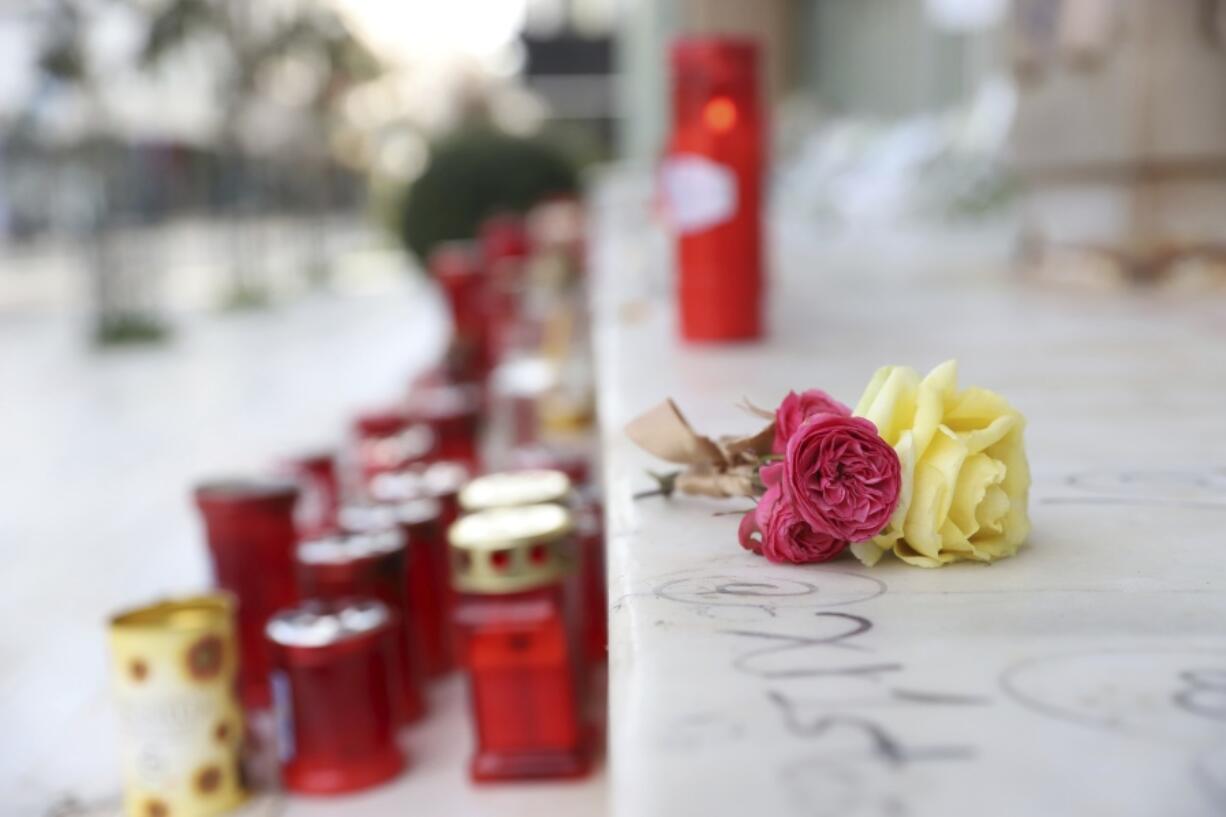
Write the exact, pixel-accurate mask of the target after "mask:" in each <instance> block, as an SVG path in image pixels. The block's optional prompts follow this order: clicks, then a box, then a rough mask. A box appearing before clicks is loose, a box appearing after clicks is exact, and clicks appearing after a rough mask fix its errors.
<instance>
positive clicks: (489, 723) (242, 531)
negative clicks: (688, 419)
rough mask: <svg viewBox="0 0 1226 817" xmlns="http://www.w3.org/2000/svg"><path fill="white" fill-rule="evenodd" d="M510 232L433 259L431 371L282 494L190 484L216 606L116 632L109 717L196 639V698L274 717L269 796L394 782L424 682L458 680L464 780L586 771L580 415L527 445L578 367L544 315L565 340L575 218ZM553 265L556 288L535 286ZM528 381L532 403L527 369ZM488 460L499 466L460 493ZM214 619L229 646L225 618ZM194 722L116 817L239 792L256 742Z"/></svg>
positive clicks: (277, 489) (186, 606)
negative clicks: (466, 708)
mask: <svg viewBox="0 0 1226 817" xmlns="http://www.w3.org/2000/svg"><path fill="white" fill-rule="evenodd" d="M527 223H528V224H530V225H532V224H535V225H536V227H535V228H534V230H533V231H532V235H531V239H532V240H529V238H528V233H527V232H526V231H525V230H524V228H523V225H524V222H521V221H518V220H516V219H513V218H509V217H505V216H500V217H497V218H495V219H492V220H491V221H490V222H489V223H488V224H487V225H486V226H485V227H483V229H482V235H481V241H480V242H478V243H477V244H476V245H458V244H452V245H447V246H444V247H442V248H440V249H439V250H438V251H436V253H435V254H434V255H433V256H432V257H431V259H430V266H431V267H432V271H433V272H434V277H435V278H436V279H437V280H438V281H439V283H440V284H441V288H442V290H443V292H444V294H445V295H446V297H447V301H448V304H449V306H450V309H451V313H452V319H453V325H454V335H453V339H452V343H451V346H450V350H449V352H448V354H447V356H446V359H445V360H444V361H443V362H442V364H441V365H440V366H439V367H438V368H437V369H436V370H434V371H432V372H430V373H428V374H427V375H426V376H424V377H419V378H418V379H417V380H415V381H414V383H413V384H412V386H411V388H410V390H409V394H408V397H407V399H406V400H405V401H401V402H400V403H399V404H398V405H394V406H392V407H391V408H388V409H381V410H377V411H369V412H364V413H362V414H360V415H358V416H357V417H355V418H354V419H353V421H352V423H351V433H350V435H349V437H348V438H347V439H346V441H345V443H344V445H342V446H341V448H340V449H339V450H338V451H337V452H335V453H333V452H322V453H317V454H310V455H305V456H301V457H297V458H293V459H291V460H289V461H288V462H286V463H283V466H284V467H283V468H282V469H281V471H282V475H281V476H280V477H275V478H274V477H262V478H244V479H224V480H209V481H205V482H203V483H201V484H199V485H198V486H197V487H196V489H195V491H194V499H195V504H196V506H197V508H198V509H199V512H200V514H201V518H202V520H203V523H204V528H205V532H206V540H207V544H208V552H209V555H210V561H211V563H212V566H213V573H214V578H215V581H216V584H217V586H218V588H219V589H221V590H223V591H225V593H226V594H227V596H226V597H224V598H223V597H208V598H204V599H193V600H186V601H183V602H180V603H175V602H171V603H165V604H162V605H155V606H154V607H151V608H147V609H145V610H142V611H137V612H135V613H132V614H128V615H126V616H120V617H117V618H116V619H115V620H114V623H113V627H112V635H113V638H112V641H113V644H114V645H115V649H116V654H117V657H119V656H121V655H122V658H123V660H118V661H117V662H116V667H117V678H118V681H117V683H118V684H119V687H120V688H121V689H122V690H124V694H123V695H121V698H122V701H121V703H122V704H123V706H125V707H128V708H129V709H132V711H137V710H141V707H142V706H144V709H143V710H141V711H142V713H145V712H148V711H152V710H150V709H149V706H148V705H147V704H148V702H149V700H152V699H151V698H150V697H149V696H150V690H153V689H154V685H153V684H152V683H151V682H150V677H149V675H148V669H147V668H148V666H151V664H150V663H149V662H148V661H145V660H144V659H143V658H142V657H141V656H142V655H145V654H154V653H157V652H158V650H151V648H150V643H151V639H152V638H154V637H155V635H154V634H156V637H158V638H161V639H162V641H163V642H164V643H162V644H160V645H159V649H161V648H162V647H165V649H164V650H162V651H165V652H168V653H175V651H176V650H177V651H178V652H179V653H185V654H186V655H188V656H189V658H188V659H187V660H188V663H189V664H190V662H191V661H193V660H195V659H193V658H191V657H190V656H194V655H196V654H197V653H198V652H199V644H200V643H203V642H201V639H202V638H203V639H205V640H206V641H207V642H208V643H209V644H211V645H213V646H212V647H210V650H211V652H209V655H215V656H216V659H217V663H216V670H217V671H216V672H215V673H214V674H212V675H210V676H209V682H210V684H212V686H210V687H209V689H216V688H217V686H218V684H221V685H222V686H224V685H225V684H226V683H227V681H226V680H225V679H226V678H228V677H230V678H232V681H230V682H229V683H232V685H233V686H234V687H235V688H236V689H237V693H238V698H239V700H240V701H241V704H242V708H244V709H246V710H247V711H248V712H249V713H259V712H261V711H268V710H269V709H271V710H272V711H273V712H274V714H275V723H276V727H277V728H276V730H275V739H274V740H275V743H276V744H277V751H278V754H279V758H280V764H279V765H280V770H281V775H280V777H281V782H282V784H283V785H284V786H285V787H286V788H288V789H290V790H292V791H297V792H302V793H336V792H342V791H352V790H356V789H360V788H364V787H366V786H369V785H374V784H376V783H378V782H381V781H384V780H386V779H388V778H390V777H392V776H394V775H396V774H398V773H399V772H400V771H401V770H402V769H403V768H404V767H405V765H406V758H405V757H404V755H403V752H402V750H401V748H400V744H399V743H398V742H397V740H396V735H397V730H398V729H399V728H400V727H402V726H404V725H406V724H410V723H413V722H415V721H417V720H419V719H420V718H422V717H423V716H424V715H425V714H426V709H427V696H426V695H425V694H424V688H425V685H426V684H427V683H428V682H429V681H430V680H432V679H435V678H439V677H442V676H444V675H447V674H448V673H450V672H451V671H452V670H453V669H455V668H456V667H457V666H458V665H462V666H463V668H464V669H465V670H466V671H467V674H468V681H469V684H468V685H469V690H470V693H469V697H470V701H471V709H472V713H471V714H472V719H473V721H474V725H475V733H476V737H477V741H476V743H477V750H476V752H475V754H474V756H473V758H472V763H471V765H470V773H471V776H472V777H473V778H474V779H476V780H482V781H486V780H506V779H520V778H524V777H568V776H575V775H580V774H583V773H584V772H585V771H586V770H587V769H588V768H589V765H590V755H591V751H590V750H591V746H592V736H593V734H594V724H593V723H592V722H591V721H590V720H589V719H588V717H587V707H586V705H585V697H586V693H587V690H588V683H587V676H588V675H589V673H588V668H589V667H591V666H593V665H595V664H596V663H598V662H600V661H602V660H603V657H604V640H605V633H604V630H605V627H604V615H605V599H604V587H603V581H604V579H603V549H602V545H601V525H600V519H599V503H598V502H597V501H596V499H595V492H594V490H593V487H592V485H591V480H590V476H591V471H592V469H591V467H590V462H589V459H588V455H587V448H586V445H585V441H584V440H583V438H582V437H581V436H576V435H574V434H573V431H574V429H575V427H576V425H580V426H581V425H582V422H579V423H577V424H576V422H575V418H576V417H580V418H581V416H582V412H581V411H572V412H570V413H569V414H567V413H566V412H561V413H560V414H562V415H565V416H566V419H567V422H566V423H564V424H563V425H565V426H566V428H567V430H568V431H570V432H572V434H571V436H570V437H569V438H568V439H567V440H565V441H561V440H559V439H558V438H557V436H556V435H555V436H554V437H552V438H551V439H543V438H542V436H541V435H540V434H539V433H538V432H539V431H540V430H541V429H542V428H546V429H548V426H549V425H550V422H549V420H548V418H545V417H544V416H543V412H542V411H540V409H539V407H540V405H541V404H542V403H543V402H544V401H543V397H544V396H545V395H546V392H547V391H548V390H549V389H551V388H552V389H555V390H557V387H558V386H559V385H563V386H565V385H566V384H563V383H561V379H560V378H559V376H558V372H559V371H560V369H561V368H563V367H562V365H561V363H562V361H563V360H564V359H565V356H566V355H570V356H571V357H572V358H573V357H574V355H575V350H573V349H566V348H563V349H561V355H559V349H558V348H557V347H558V344H557V333H556V332H553V331H551V329H550V326H551V325H556V324H557V323H559V321H558V320H557V319H558V315H559V314H561V315H563V316H564V320H562V321H561V323H562V324H564V325H566V326H568V327H571V328H572V329H573V325H574V323H575V322H574V317H575V316H576V315H581V313H582V301H583V298H582V293H581V279H580V277H579V276H578V275H576V270H577V269H578V267H579V260H580V254H579V252H578V249H579V248H580V247H581V242H580V241H579V238H578V235H577V233H576V229H577V225H578V224H580V221H579V220H578V215H577V210H576V208H575V205H574V204H573V203H567V202H555V203H551V204H549V205H547V206H545V207H543V208H539V210H538V212H536V213H533V214H531V215H530V217H529V219H528V221H527ZM461 262H462V263H461ZM550 269H553V270H556V269H564V270H567V272H566V273H565V274H561V275H555V274H547V273H544V272H542V270H550ZM533 270H535V272H534V271H533ZM457 283H459V284H460V285H457ZM577 304H578V305H579V306H578V307H577V306H576V305H577ZM578 334H581V332H580V333H578ZM575 336H577V334H576V333H573V332H572V334H571V335H570V337H575ZM551 344H552V347H553V348H547V347H550V345H551ZM563 346H565V344H563ZM584 353H585V350H582V349H581V350H579V354H580V358H579V361H580V363H582V364H584V365H586V363H587V361H586V360H585V359H583V358H582V355H583V354H584ZM533 367H537V369H536V371H537V372H538V373H537V374H536V375H533V376H532V377H529V378H528V381H530V383H529V385H528V386H527V387H526V386H525V378H524V376H523V372H524V371H526V370H532V369H533ZM542 368H543V369H544V370H545V371H547V372H548V373H549V376H548V377H547V378H544V379H542V378H541V377H540V376H539V371H540V370H541V369H542ZM581 368H582V367H581ZM573 385H574V384H573V383H572V384H570V386H571V388H569V392H570V393H571V394H573V393H574V392H575V391H576V390H575V389H574V388H573ZM581 385H582V384H581ZM561 391H567V389H566V388H563V389H561ZM580 391H581V389H580ZM578 403H579V404H581V403H582V400H580V401H578ZM498 430H501V432H502V433H501V434H498V433H497V431H498ZM490 465H497V466H500V467H502V468H505V469H515V470H514V471H513V472H508V473H501V474H497V473H496V474H487V475H486V476H481V477H476V478H474V475H476V474H479V473H481V472H482V471H483V470H485V469H483V466H490ZM550 469H552V470H550ZM449 531H450V537H449V536H448V532H449ZM231 619H232V620H233V621H234V624H233V634H232V635H230V636H229V637H227V636H226V633H227V632H229V631H228V630H227V629H226V627H225V626H223V624H222V623H221V622H222V621H223V620H224V621H230V620H231ZM132 622H136V623H135V624H133V623H132ZM155 625H156V626H155ZM206 631H207V633H206ZM202 634H203V635H202ZM210 639H211V640H210ZM121 642H122V643H121ZM175 660H178V659H175ZM179 663H183V662H182V661H179ZM137 667H144V668H145V669H144V674H142V673H141V672H138V671H137V669H136V668H137ZM190 675H191V673H189V676H190ZM180 680H182V679H180ZM187 680H188V681H189V682H190V683H189V684H188V685H187V686H183V685H180V687H175V691H176V693H178V692H183V693H184V694H188V697H190V695H195V694H196V693H197V692H198V689H197V688H196V687H193V686H191V684H192V683H195V681H196V680H199V679H195V678H194V676H192V677H189V678H188V679H187ZM159 689H161V688H159ZM164 691H165V690H164V689H163V692H164ZM129 693H130V694H129ZM158 694H161V693H158ZM141 695H144V696H145V697H144V698H142V697H141ZM159 700H168V699H164V698H162V699H159ZM184 700H187V698H184ZM210 700H213V699H210ZM218 700H220V699H218ZM129 704H134V706H132V707H129V706H128V705H129ZM181 704H182V702H180V703H177V704H176V707H177V709H180V710H183V711H186V710H187V709H188V708H189V707H188V706H187V705H185V704H183V705H181ZM227 706H229V705H227ZM163 708H165V707H163ZM231 708H233V707H231ZM197 709H199V711H200V712H201V713H203V712H204V711H205V710H204V709H203V708H199V707H197ZM193 711H196V710H193ZM201 717H202V718H203V715H201ZM208 717H209V718H211V719H212V720H210V721H209V722H208V724H204V723H203V721H202V724H201V725H200V726H199V728H197V727H192V729H185V728H182V724H180V726H179V727H177V728H178V731H179V732H180V733H181V734H187V733H188V732H191V733H192V734H197V733H198V734H200V735H205V734H207V735H211V736H212V737H211V738H210V739H209V740H207V741H205V743H206V744H207V745H204V744H201V746H200V748H199V749H198V750H196V749H193V751H196V752H197V754H200V755H201V757H202V758H204V759H203V760H200V761H199V762H197V761H196V760H193V762H192V764H188V765H184V764H183V763H181V762H180V763H179V765H180V766H183V768H184V769H186V768H188V766H189V765H190V766H191V769H193V770H194V771H191V772H190V774H187V773H185V774H180V775H178V776H177V777H176V776H175V775H171V776H170V777H167V776H166V775H162V776H161V777H160V778H159V777H158V775H153V777H150V775H149V774H148V771H149V769H148V768H142V761H141V757H142V752H140V751H138V752H135V753H133V752H129V753H128V754H129V755H130V757H131V759H132V762H131V763H125V766H126V767H127V768H128V777H129V796H128V797H127V798H126V802H127V803H128V812H129V814H132V815H140V817H165V816H166V815H169V814H171V813H173V814H175V815H181V814H182V815H186V817H203V815H206V814H214V813H217V811H218V810H221V807H222V806H228V805H232V803H233V795H234V793H235V792H236V791H240V790H241V785H240V784H238V783H237V782H230V779H231V778H234V779H235V781H237V779H238V778H239V777H240V775H239V773H238V771H237V768H236V766H235V763H236V762H237V761H236V758H237V756H238V753H239V750H240V748H241V747H242V746H244V745H246V746H248V747H250V745H251V738H252V737H253V734H252V733H251V732H250V731H248V740H247V742H246V744H244V743H243V741H241V740H239V741H238V742H235V738H234V735H235V734H236V733H241V732H242V729H241V725H236V724H235V723H234V722H235V721H237V722H238V724H241V713H238V714H234V713H230V711H229V709H227V711H226V713H225V714H224V717H223V716H222V715H219V714H218V713H216V712H212V711H211V710H210V711H209V714H208ZM142 719H143V720H146V721H147V720H149V718H147V717H145V716H144V714H142V715H141V716H140V717H137V718H130V719H128V720H129V721H132V722H135V721H138V720H142ZM257 720H258V717H257ZM223 721H224V725H225V728H224V729H223V728H222V725H220V724H222V722H223ZM206 725H207V729H206V728H205V726H206ZM128 731H129V732H130V731H131V730H128ZM138 731H139V730H138ZM155 731H156V730H155ZM162 731H165V730H162ZM223 732H224V734H225V736H226V737H225V739H224V740H223V739H222V738H220V737H218V736H219V735H221V734H222V733H223ZM254 736H255V737H259V736H258V735H254ZM159 740H161V738H157V739H154V738H150V733H148V730H146V732H145V733H144V737H143V738H141V739H140V740H138V741H137V743H138V744H139V745H140V747H141V748H142V751H143V756H144V757H146V758H148V757H149V756H152V755H157V756H158V758H159V761H158V763H159V764H160V765H162V766H166V765H167V763H166V762H163V761H164V759H165V758H170V759H171V761H170V762H169V765H171V766H173V765H175V763H176V762H179V761H181V760H182V758H181V757H180V756H181V755H183V754H184V752H183V748H182V746H179V747H174V746H170V745H163V744H162V743H159V742H158V741H159ZM163 743H164V742H163ZM193 745H194V744H193ZM150 747H153V748H152V749H151V748H150ZM223 750H224V751H223ZM219 752H221V753H222V754H218V753H219ZM225 752H229V754H225ZM144 765H145V766H146V767H147V766H148V763H145V764H144ZM201 770H204V771H201ZM171 777H175V778H176V779H175V780H171V779H170V778H171ZM178 778H182V779H181V780H180V779H178ZM134 779H136V780H137V781H138V784H139V785H134V784H133V780H134ZM176 781H177V782H176ZM176 786H177V787H178V789H177V791H178V793H177V794H175V792H173V791H171V792H170V793H169V794H168V793H167V792H168V791H170V790H171V789H175V787H176ZM159 787H160V788H159ZM186 789H190V791H185V790H186ZM189 795H190V796H189ZM172 806H173V808H172Z"/></svg>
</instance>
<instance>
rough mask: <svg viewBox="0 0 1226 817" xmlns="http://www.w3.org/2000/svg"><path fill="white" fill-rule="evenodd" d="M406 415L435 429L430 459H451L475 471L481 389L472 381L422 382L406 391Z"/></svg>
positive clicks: (479, 427) (479, 431) (477, 455)
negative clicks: (428, 384)
mask: <svg viewBox="0 0 1226 817" xmlns="http://www.w3.org/2000/svg"><path fill="white" fill-rule="evenodd" d="M408 415H409V417H411V418H412V419H413V421H414V422H416V423H420V424H422V425H424V426H426V427H428V428H429V429H431V430H432V431H433V432H434V437H435V441H436V445H435V448H434V451H433V453H432V454H431V455H430V459H431V460H451V461H454V462H459V463H463V464H464V465H465V466H466V467H467V468H468V469H469V470H471V471H477V470H479V469H478V464H479V453H478V450H477V449H478V443H479V436H480V433H481V390H480V389H479V388H477V387H476V386H474V385H472V384H458V383H447V384H438V385H434V386H424V387H422V388H419V389H416V390H414V391H413V392H412V393H411V394H410V395H409V400H408Z"/></svg>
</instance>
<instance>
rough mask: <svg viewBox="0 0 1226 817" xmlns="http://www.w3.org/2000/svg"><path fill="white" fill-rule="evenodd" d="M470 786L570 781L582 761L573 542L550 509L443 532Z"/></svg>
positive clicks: (473, 520) (569, 526) (567, 519)
mask: <svg viewBox="0 0 1226 817" xmlns="http://www.w3.org/2000/svg"><path fill="white" fill-rule="evenodd" d="M450 542H451V559H452V583H453V586H454V587H455V590H456V594H457V595H456V608H455V622H456V626H457V632H458V635H459V642H458V643H459V648H460V655H461V661H462V663H463V665H464V666H465V667H466V669H467V671H468V680H469V697H470V701H471V706H472V716H473V721H474V725H475V727H476V737H477V749H476V753H475V754H474V756H473V758H472V761H471V764H470V767H469V772H470V774H471V776H472V778H473V779H474V780H477V781H496V780H522V779H532V778H568V777H579V776H582V775H584V774H586V773H587V771H588V769H589V767H590V763H591V758H590V746H591V728H590V726H589V724H587V723H586V721H585V719H584V715H583V713H584V710H585V694H584V691H585V679H584V668H583V662H582V660H581V647H580V645H579V637H578V632H577V628H576V626H575V622H576V617H575V616H574V615H573V612H574V606H575V602H576V598H575V592H574V591H575V588H574V583H573V570H572V568H573V565H574V557H575V542H574V537H573V522H572V520H571V515H570V512H569V511H567V510H566V509H565V508H562V507H561V506H558V505H533V506H527V507H520V508H497V509H494V510H489V511H481V512H479V513H474V514H470V515H468V516H465V517H463V518H461V519H460V520H459V521H458V522H456V523H455V524H454V525H453V526H452V527H451V531H450Z"/></svg>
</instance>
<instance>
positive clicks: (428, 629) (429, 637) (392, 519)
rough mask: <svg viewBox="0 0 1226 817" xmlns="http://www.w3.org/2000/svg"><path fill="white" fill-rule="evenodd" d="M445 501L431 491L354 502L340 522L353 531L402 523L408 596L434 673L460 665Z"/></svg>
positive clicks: (417, 636)
mask: <svg viewBox="0 0 1226 817" xmlns="http://www.w3.org/2000/svg"><path fill="white" fill-rule="evenodd" d="M441 510H442V509H441V507H440V506H439V503H438V502H436V501H435V500H433V499H430V498H428V497H421V496H417V497H408V498H405V499H402V500H398V501H391V502H384V503H379V504H370V505H353V506H349V507H346V508H343V509H341V516H340V519H341V527H342V528H344V529H345V530H349V531H354V532H370V531H377V530H384V529H386V528H387V527H388V526H395V527H397V528H399V529H400V531H401V533H402V535H403V536H404V540H405V542H406V544H407V553H406V568H407V569H406V576H405V596H406V604H407V605H408V609H409V623H410V626H412V627H413V630H414V641H415V642H416V643H417V644H419V645H420V647H421V666H422V669H423V671H424V673H425V675H426V677H429V678H435V677H438V676H441V675H445V674H446V673H448V672H450V671H451V670H452V669H454V668H455V658H454V654H453V649H452V634H451V619H450V614H451V597H452V593H451V586H450V583H449V581H448V575H447V570H448V568H447V552H446V551H447V540H446V534H445V532H444V529H443V528H442V526H441V523H440V516H441Z"/></svg>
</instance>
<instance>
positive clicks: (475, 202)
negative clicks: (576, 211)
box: [400, 128, 579, 262]
mask: <svg viewBox="0 0 1226 817" xmlns="http://www.w3.org/2000/svg"><path fill="white" fill-rule="evenodd" d="M578 184H579V180H578V172H577V170H576V169H575V167H574V165H573V164H572V163H571V162H570V161H569V160H568V159H567V157H566V156H565V155H563V153H562V152H561V151H559V150H558V149H557V148H555V147H554V146H553V145H552V144H550V143H548V142H546V141H544V140H542V139H534V138H525V137H519V136H510V135H508V134H505V133H500V132H498V131H495V130H491V129H488V128H480V129H476V128H474V129H467V130H463V131H460V132H457V133H456V134H454V135H452V136H450V137H448V138H446V139H443V140H442V141H440V142H438V143H436V144H435V145H434V146H433V147H432V149H431V151H430V159H429V162H428V163H427V165H426V169H425V171H424V172H423V173H422V175H421V176H420V177H418V178H417V180H416V181H414V182H413V183H412V185H411V186H410V187H409V190H408V194H407V196H406V197H405V199H404V205H403V209H402V212H401V214H400V234H401V239H402V240H403V241H404V243H405V245H406V246H407V247H408V248H409V249H410V250H412V251H413V252H414V253H415V254H416V255H417V256H418V258H419V259H421V260H422V261H423V262H424V261H425V259H426V258H427V257H428V256H429V254H430V250H432V249H433V248H434V247H435V246H436V245H437V244H440V243H442V242H444V241H454V240H457V239H466V238H472V237H473V236H475V235H476V232H477V228H478V226H479V225H480V224H481V222H482V221H483V220H484V219H485V218H487V217H488V216H490V215H493V214H494V213H497V212H501V211H507V210H510V211H513V212H516V213H522V212H524V211H525V210H527V209H528V208H529V207H531V206H532V205H534V204H536V203H537V202H539V201H541V200H542V199H545V198H547V197H549V196H551V195H556V194H566V193H573V192H575V190H576V189H577V188H578Z"/></svg>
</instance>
